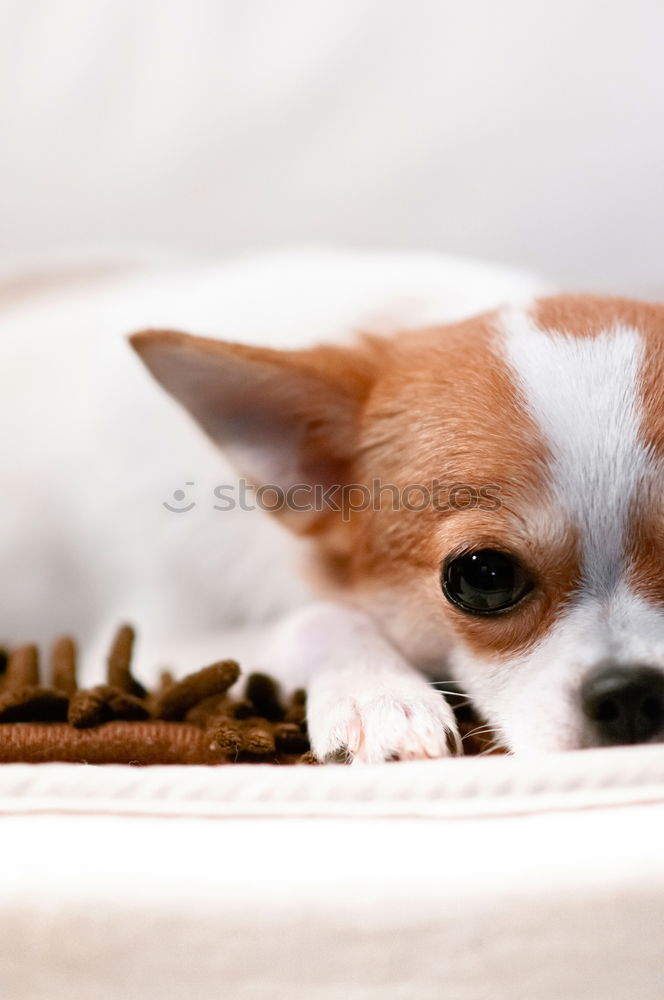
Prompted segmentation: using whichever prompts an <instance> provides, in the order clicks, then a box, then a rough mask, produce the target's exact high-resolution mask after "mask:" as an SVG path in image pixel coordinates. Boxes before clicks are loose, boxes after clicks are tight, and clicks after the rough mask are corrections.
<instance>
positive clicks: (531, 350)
mask: <svg viewBox="0 0 664 1000" xmlns="http://www.w3.org/2000/svg"><path fill="white" fill-rule="evenodd" d="M503 330H504V349H505V354H506V357H507V360H508V362H509V364H510V366H511V368H512V370H513V372H514V374H515V380H516V383H517V386H518V387H519V388H520V390H521V392H522V394H523V397H524V400H525V403H526V407H527V409H528V410H529V411H530V413H531V414H532V416H533V417H534V419H535V421H536V423H537V425H538V427H539V428H540V430H541V433H542V437H543V439H544V441H545V443H546V445H548V447H549V449H550V451H551V455H552V460H551V462H550V465H549V469H550V480H549V482H550V489H551V494H552V497H553V499H554V502H555V504H556V505H557V506H558V508H559V510H560V511H562V512H564V513H565V514H566V515H567V516H568V517H569V518H570V520H571V523H572V524H573V526H574V527H575V528H576V529H578V532H579V536H580V538H581V540H582V546H583V573H584V585H585V587H587V588H588V589H589V590H592V591H593V592H595V593H601V592H604V593H606V592H609V591H610V590H611V588H612V586H613V585H614V584H615V583H616V582H617V580H618V579H619V578H620V576H621V574H622V572H623V568H624V567H623V559H624V552H623V537H624V529H625V525H626V520H627V514H628V511H629V505H630V502H631V500H632V498H633V496H634V492H635V490H636V489H637V488H638V486H639V485H640V484H641V483H642V482H643V479H644V476H645V474H646V472H647V469H648V455H647V451H646V447H645V444H644V443H643V439H642V437H641V413H640V409H639V381H638V380H639V373H640V367H641V364H642V360H643V343H642V341H641V338H640V336H639V333H638V331H637V330H633V329H629V328H626V327H621V326H616V327H614V328H612V329H610V330H606V331H604V332H602V333H600V334H599V335H598V336H595V337H574V336H572V335H571V334H567V333H566V332H565V331H544V330H540V329H538V327H537V326H536V325H535V324H534V323H533V322H532V320H531V319H530V318H529V316H528V315H527V313H523V312H516V311H514V310H511V311H510V312H509V313H508V314H507V315H506V317H505V318H504V322H503Z"/></svg>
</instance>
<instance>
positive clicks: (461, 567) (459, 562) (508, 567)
mask: <svg viewBox="0 0 664 1000" xmlns="http://www.w3.org/2000/svg"><path fill="white" fill-rule="evenodd" d="M441 584H442V588H443V593H444V594H445V597H446V598H447V600H448V601H450V602H451V603H452V604H456V606H457V607H458V608H461V609H462V610H463V611H468V612H470V613H471V614H476V615H492V614H496V613H497V612H499V611H506V610H507V609H508V608H511V607H513V606H514V605H515V604H517V603H518V602H519V601H520V600H521V598H522V597H525V595H526V594H527V593H528V591H529V590H531V588H532V583H531V581H530V580H529V579H528V576H527V575H526V573H525V572H524V570H523V569H522V568H521V566H520V565H519V563H518V562H517V561H516V560H515V559H514V558H513V557H512V556H509V555H507V554H506V553H504V552H497V551H496V550H495V549H480V550H479V551H477V552H467V553H466V554H465V555H462V556H457V558H456V559H449V560H447V561H446V562H445V563H444V565H443V569H442V572H441Z"/></svg>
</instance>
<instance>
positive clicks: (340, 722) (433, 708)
mask: <svg viewBox="0 0 664 1000" xmlns="http://www.w3.org/2000/svg"><path fill="white" fill-rule="evenodd" d="M312 694H313V697H310V698H309V699H308V708H307V719H308V726H309V738H310V741H311V748H312V750H313V752H314V754H315V756H316V757H317V758H318V760H320V761H323V762H326V761H337V762H339V761H340V762H344V763H364V764H378V763H381V762H382V761H387V760H420V759H423V758H427V757H448V756H451V755H453V754H460V753H461V752H462V750H461V739H460V736H459V731H458V729H457V725H456V720H455V718H454V713H453V711H452V709H451V708H450V706H449V704H448V703H447V702H446V701H445V699H444V698H443V697H442V695H440V694H439V693H438V692H436V691H434V690H430V691H429V690H426V689H425V690H424V692H423V693H422V694H418V695H416V696H413V695H412V693H410V692H408V693H404V695H400V694H399V692H398V691H389V692H386V691H382V692H373V693H372V694H371V695H370V696H366V697H357V696H356V697H354V698H350V697H341V698H336V699H335V698H332V697H329V696H328V697H325V696H324V695H323V696H321V697H316V695H315V693H314V692H312ZM328 695H329V692H328Z"/></svg>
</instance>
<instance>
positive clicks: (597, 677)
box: [581, 664, 664, 746]
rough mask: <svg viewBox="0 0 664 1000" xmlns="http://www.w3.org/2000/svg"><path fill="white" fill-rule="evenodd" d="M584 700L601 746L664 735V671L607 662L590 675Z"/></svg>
mask: <svg viewBox="0 0 664 1000" xmlns="http://www.w3.org/2000/svg"><path fill="white" fill-rule="evenodd" d="M581 704H582V706H583V711H584V712H585V714H586V716H587V717H588V718H589V719H590V721H591V722H592V723H593V726H594V729H595V734H596V737H597V742H598V743H599V745H600V746H613V745H616V744H623V743H647V742H649V741H650V740H653V741H656V740H657V738H664V673H660V672H659V671H658V670H653V669H652V667H639V666H616V665H606V664H605V665H603V666H601V667H597V668H596V669H595V670H593V671H592V672H591V673H590V674H588V676H587V677H586V679H585V681H584V682H583V685H582V687H581Z"/></svg>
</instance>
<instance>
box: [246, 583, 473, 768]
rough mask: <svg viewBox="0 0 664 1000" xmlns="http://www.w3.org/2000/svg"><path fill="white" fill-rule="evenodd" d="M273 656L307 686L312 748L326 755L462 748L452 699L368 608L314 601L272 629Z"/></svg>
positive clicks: (404, 754) (283, 671)
mask: <svg viewBox="0 0 664 1000" xmlns="http://www.w3.org/2000/svg"><path fill="white" fill-rule="evenodd" d="M266 660H267V662H269V665H270V669H271V670H272V671H275V672H276V673H277V674H279V675H280V676H282V677H284V676H287V677H288V678H289V681H290V682H291V683H293V684H295V685H296V686H301V687H305V688H306V689H307V718H308V723H309V730H310V733H311V742H312V749H313V751H314V753H315V754H316V756H317V757H318V758H319V759H320V760H328V759H335V758H337V757H341V758H342V759H344V760H345V759H350V760H352V761H356V762H360V763H369V764H372V763H378V762H379V761H382V760H389V759H390V758H392V757H398V758H399V759H400V760H411V759H414V758H418V757H443V756H445V755H446V754H448V753H449V752H450V750H451V749H452V748H453V747H456V748H457V749H459V748H460V743H459V740H458V735H457V731H456V723H455V720H454V713H453V711H452V709H451V708H450V706H449V704H448V703H447V702H446V701H445V700H444V699H443V698H442V697H441V696H440V693H439V692H438V691H437V690H436V689H435V688H433V687H432V686H431V685H430V684H428V683H427V681H426V680H425V679H424V677H422V675H421V674H420V673H418V672H417V670H415V668H414V667H413V666H412V665H411V664H410V663H408V662H407V661H406V660H405V659H404V657H403V656H402V655H401V654H400V653H399V652H398V651H397V650H396V649H395V647H394V646H392V645H391V644H390V643H389V642H388V641H387V639H386V638H385V636H384V635H383V634H382V633H381V632H380V631H379V629H378V626H377V624H376V622H375V621H374V620H373V619H372V618H371V617H369V616H368V615H365V614H363V613H362V612H361V611H358V610H356V609H353V608H348V607H344V606H340V605H338V604H335V603H330V602H325V601H321V602H318V603H314V604H312V605H309V606H308V607H307V608H305V609H303V610H302V611H300V612H296V613H295V614H293V615H292V616H291V617H290V618H289V619H287V620H286V621H285V622H283V623H282V624H281V625H280V626H279V627H278V629H277V630H276V632H275V633H274V634H273V635H271V636H270V638H269V646H268V648H267V650H266Z"/></svg>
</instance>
